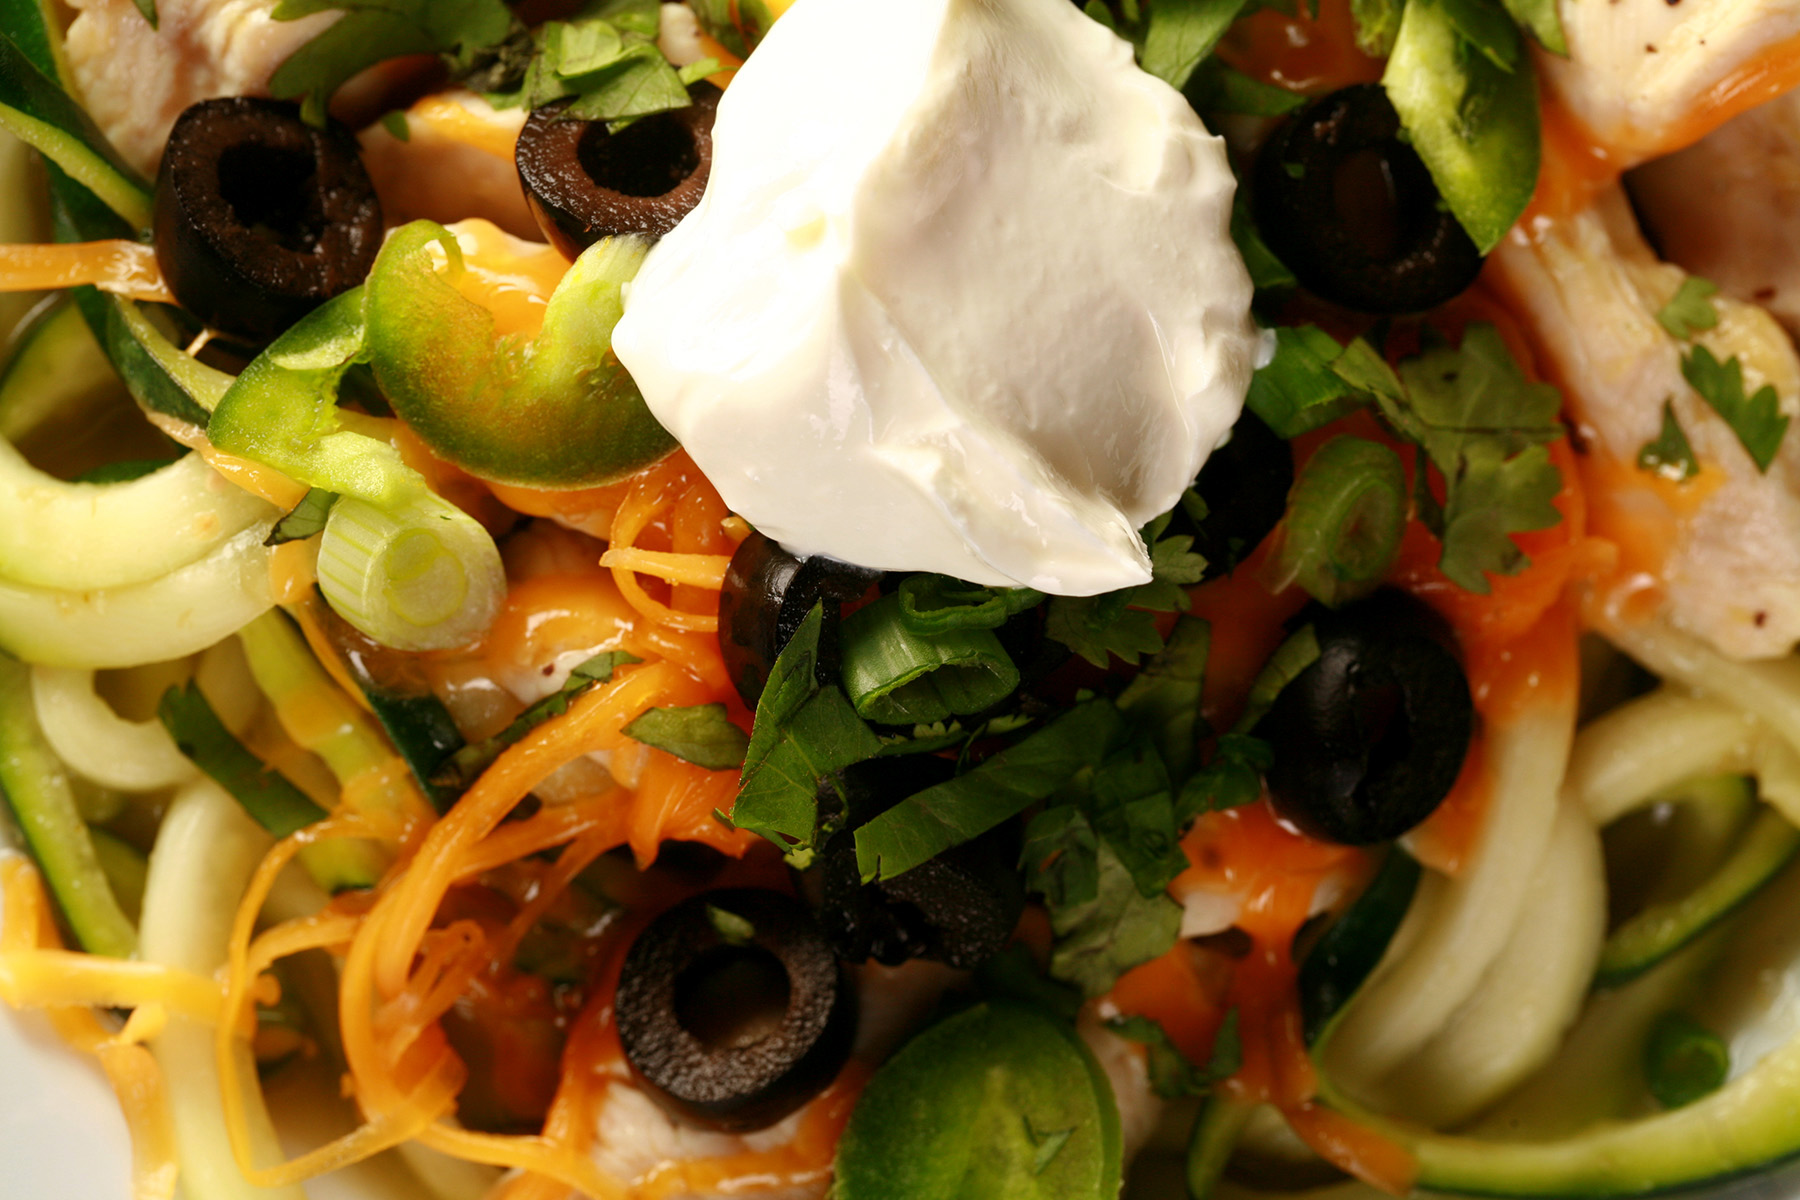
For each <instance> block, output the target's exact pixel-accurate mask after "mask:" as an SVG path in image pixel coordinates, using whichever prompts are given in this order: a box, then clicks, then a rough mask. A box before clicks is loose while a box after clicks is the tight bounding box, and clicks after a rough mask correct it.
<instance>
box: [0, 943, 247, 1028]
mask: <svg viewBox="0 0 1800 1200" xmlns="http://www.w3.org/2000/svg"><path fill="white" fill-rule="evenodd" d="M0 998H4V999H5V1000H6V1002H7V1003H9V1004H11V1005H13V1006H14V1007H15V1008H16V1007H21V1006H24V1005H31V1006H33V1007H36V1008H55V1007H67V1006H71V1005H74V1006H82V1007H100V1008H135V1007H136V1006H138V1005H140V1004H152V1003H155V1004H163V1005H166V1006H167V1007H168V1008H169V1010H170V1011H171V1012H176V1013H179V1014H181V1015H182V1016H187V1017H192V1018H194V1019H195V1020H197V1021H205V1022H207V1023H208V1024H211V1023H212V1022H214V1021H217V1020H219V1016H220V1012H221V1009H220V1003H221V1000H222V996H221V995H220V991H219V986H218V984H216V983H214V982H213V981H212V980H210V979H207V978H205V977H204V976H200V975H195V974H193V973H192V972H189V971H182V970H178V969H177V968H174V967H168V966H164V965H163V964H162V963H153V962H132V961H129V960H126V959H116V958H102V957H100V956H99V955H95V954H83V953H81V952H80V951H77V950H62V949H37V950H10V951H7V952H5V953H4V954H0Z"/></svg>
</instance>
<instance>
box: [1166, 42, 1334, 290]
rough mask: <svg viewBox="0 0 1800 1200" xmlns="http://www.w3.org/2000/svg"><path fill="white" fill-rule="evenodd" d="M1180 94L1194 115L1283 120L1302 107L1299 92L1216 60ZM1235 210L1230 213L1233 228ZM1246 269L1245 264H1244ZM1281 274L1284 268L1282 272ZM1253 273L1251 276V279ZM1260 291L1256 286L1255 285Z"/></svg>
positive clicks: (1196, 74) (1204, 65)
mask: <svg viewBox="0 0 1800 1200" xmlns="http://www.w3.org/2000/svg"><path fill="white" fill-rule="evenodd" d="M1182 94H1183V95H1184V96H1186V97H1187V102H1188V103H1189V104H1190V105H1192V106H1193V108H1194V111H1195V112H1201V113H1207V114H1209V115H1210V114H1213V113H1232V114H1236V115H1240V116H1246V117H1283V116H1286V115H1287V114H1288V113H1291V112H1293V111H1294V110H1295V109H1296V108H1299V107H1300V106H1302V105H1304V104H1305V103H1306V100H1307V97H1306V95H1305V94H1304V93H1302V92H1290V91H1289V90H1288V89H1286V88H1284V87H1280V86H1278V85H1276V84H1273V83H1264V82H1263V81H1262V80H1260V79H1254V78H1252V77H1250V76H1249V75H1246V74H1244V73H1243V72H1242V71H1235V70H1233V69H1232V68H1230V67H1228V66H1226V65H1225V64H1224V63H1223V62H1221V61H1219V60H1218V59H1216V58H1209V59H1206V60H1204V61H1203V62H1201V63H1200V66H1199V68H1198V69H1197V70H1195V71H1194V73H1193V76H1192V78H1190V79H1189V80H1188V81H1187V85H1186V86H1185V87H1183V88H1182ZM1235 223H1236V210H1235V209H1234V210H1233V224H1235ZM1246 265H1248V264H1246ZM1283 269H1284V270H1285V268H1283ZM1255 274H1256V272H1255V270H1254V269H1252V271H1251V275H1252V277H1253V278H1254V276H1255ZM1257 286H1258V287H1261V286H1262V285H1261V284H1260V283H1259V284H1258V285H1257Z"/></svg>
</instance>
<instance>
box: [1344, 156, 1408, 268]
mask: <svg viewBox="0 0 1800 1200" xmlns="http://www.w3.org/2000/svg"><path fill="white" fill-rule="evenodd" d="M1331 186H1332V203H1333V205H1334V206H1335V207H1336V208H1337V213H1338V216H1339V217H1340V218H1341V219H1342V220H1343V223H1344V228H1345V229H1346V230H1347V231H1348V232H1349V234H1350V236H1351V237H1352V238H1353V239H1355V241H1356V244H1357V245H1359V246H1361V247H1362V248H1363V249H1364V250H1366V251H1367V252H1368V255H1369V257H1370V258H1372V259H1373V260H1375V261H1376V262H1387V261H1389V260H1391V259H1392V258H1393V257H1394V256H1395V255H1396V254H1397V253H1399V249H1400V199H1399V192H1398V189H1396V188H1395V186H1394V175H1393V171H1392V169H1391V168H1390V167H1389V165H1388V159H1387V155H1385V154H1383V153H1382V152H1381V151H1380V150H1377V149H1373V148H1371V149H1366V150H1357V151H1355V152H1353V153H1351V154H1349V155H1346V156H1345V158H1344V160H1343V161H1342V162H1340V163H1339V164H1338V167H1337V172H1336V174H1334V175H1333V176H1332V180H1331Z"/></svg>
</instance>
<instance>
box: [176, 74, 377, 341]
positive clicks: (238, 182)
mask: <svg viewBox="0 0 1800 1200" xmlns="http://www.w3.org/2000/svg"><path fill="white" fill-rule="evenodd" d="M155 222H156V261H157V264H158V265H159V266H160V267H161V268H162V273H163V278H164V279H166V280H167V281H168V285H169V290H170V291H172V292H173V293H175V298H176V299H177V300H179V301H181V305H182V307H183V308H186V309H187V310H188V311H189V312H191V313H193V314H194V315H195V316H197V317H199V318H200V319H201V320H202V321H204V322H206V324H207V325H209V326H211V327H212V328H214V329H217V330H220V331H222V332H225V333H228V334H233V335H236V336H238V337H242V338H247V339H249V340H250V341H252V342H255V343H259V344H260V343H263V342H268V341H272V340H273V339H274V338H275V337H276V335H278V334H279V333H281V331H282V330H284V329H286V328H287V327H288V326H289V325H292V324H293V323H294V322H295V321H298V320H299V319H300V318H301V317H303V316H305V315H306V314H307V313H309V312H311V311H312V310H313V309H314V308H317V307H318V306H319V305H321V304H323V303H324V302H325V301H327V300H329V299H331V298H332V297H333V296H336V295H338V294H339V293H341V292H347V291H349V290H350V289H351V288H353V287H355V286H357V285H358V284H360V283H361V282H362V281H363V279H364V278H365V277H366V276H367V275H368V273H369V268H370V267H371V266H372V265H373V264H374V262H375V254H376V252H377V251H378V250H380V249H381V203H380V201H379V200H378V199H376V196H375V186H374V184H372V183H370V182H369V175H368V172H367V171H365V170H364V169H363V165H362V159H361V158H360V157H359V156H358V152H357V145H356V139H355V137H353V136H352V135H351V133H350V131H349V130H348V129H345V128H344V127H343V126H342V125H340V124H338V123H336V122H332V123H331V124H330V125H328V126H327V127H326V128H324V129H315V128H314V127H312V126H311V125H308V124H307V123H306V122H305V121H302V120H301V119H300V109H299V106H297V105H294V104H289V103H283V102H281V101H277V100H257V99H251V98H248V97H242V96H239V97H227V98H225V99H219V100H203V101H201V102H200V103H198V104H195V105H193V106H192V107H190V108H188V109H187V111H185V112H183V113H182V114H181V116H180V117H179V118H178V119H177V120H176V122H175V127H174V129H173V130H172V131H171V132H170V134H169V143H168V148H167V149H166V150H165V151H164V152H163V160H162V167H161V169H160V170H159V171H158V172H157V176H156V216H155Z"/></svg>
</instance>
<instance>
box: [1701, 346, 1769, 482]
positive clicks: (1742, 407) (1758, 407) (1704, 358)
mask: <svg viewBox="0 0 1800 1200" xmlns="http://www.w3.org/2000/svg"><path fill="white" fill-rule="evenodd" d="M1681 374H1682V376H1683V377H1684V378H1686V379H1687V381H1688V384H1689V385H1690V386H1692V387H1693V389H1694V390H1695V391H1696V392H1699V393H1700V398H1701V399H1702V400H1705V401H1706V402H1707V403H1708V404H1710V405H1712V407H1713V411H1714V412H1716V413H1718V414H1719V415H1720V416H1721V417H1724V418H1725V423H1726V424H1727V425H1729V426H1731V432H1733V433H1735V434H1737V439H1738V441H1739V442H1740V443H1741V444H1742V445H1743V447H1744V449H1745V450H1746V451H1748V452H1749V454H1750V457H1751V459H1753V460H1754V461H1755V463H1756V469H1757V470H1758V471H1762V472H1765V473H1766V472H1767V471H1768V469H1769V464H1770V463H1772V462H1774V461H1775V452H1776V451H1777V450H1779V449H1781V438H1782V435H1783V434H1785V433H1786V432H1787V427H1788V418H1787V417H1786V416H1784V415H1782V412H1781V402H1780V398H1779V397H1778V396H1777V395H1776V393H1775V385H1774V384H1770V383H1765V384H1763V386H1761V387H1760V388H1757V389H1756V394H1755V395H1752V396H1745V395H1744V364H1743V363H1741V362H1740V361H1738V357H1737V356H1736V355H1735V354H1734V355H1732V356H1731V357H1730V358H1728V359H1726V360H1725V361H1724V362H1723V363H1721V362H1720V361H1719V360H1718V359H1716V358H1714V357H1713V353H1712V351H1711V350H1708V349H1707V348H1706V347H1705V346H1695V347H1694V349H1693V350H1692V351H1691V352H1690V353H1689V354H1688V355H1687V356H1686V357H1685V358H1683V359H1682V360H1681Z"/></svg>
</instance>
